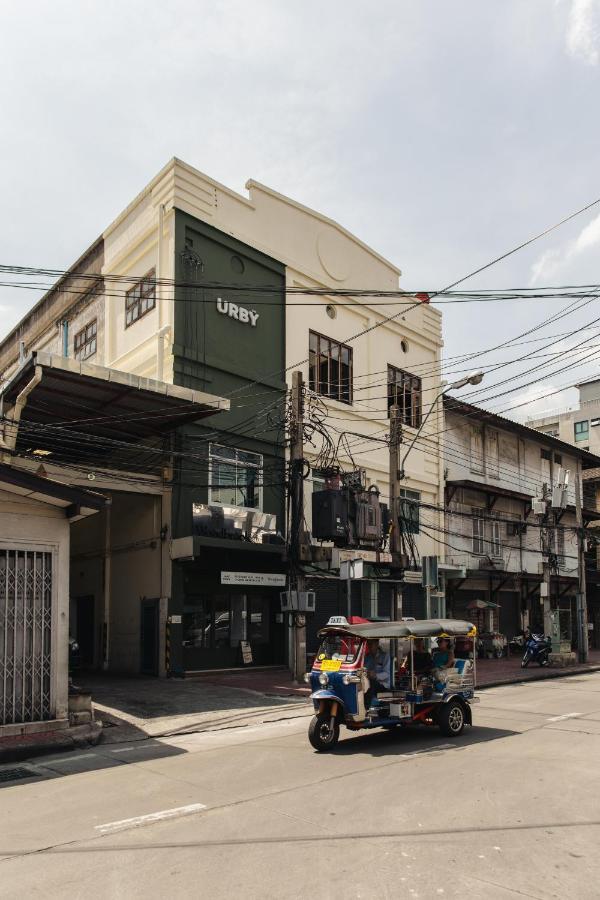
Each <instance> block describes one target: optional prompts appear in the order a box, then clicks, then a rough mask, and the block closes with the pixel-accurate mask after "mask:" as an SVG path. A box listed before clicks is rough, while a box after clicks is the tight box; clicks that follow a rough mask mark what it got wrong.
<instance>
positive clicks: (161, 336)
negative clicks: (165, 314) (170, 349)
mask: <svg viewBox="0 0 600 900" xmlns="http://www.w3.org/2000/svg"><path fill="white" fill-rule="evenodd" d="M170 331H171V326H170V325H163V327H162V328H159V330H158V331H157V332H156V337H157V341H158V343H157V347H156V380H157V381H162V380H163V374H164V362H165V338H166V336H167V335H168V334H169V332H170Z"/></svg>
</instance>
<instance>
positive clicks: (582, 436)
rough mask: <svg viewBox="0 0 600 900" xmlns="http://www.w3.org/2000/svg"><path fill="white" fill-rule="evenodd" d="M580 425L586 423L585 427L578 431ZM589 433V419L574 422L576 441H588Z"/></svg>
mask: <svg viewBox="0 0 600 900" xmlns="http://www.w3.org/2000/svg"><path fill="white" fill-rule="evenodd" d="M580 425H585V428H580V429H579V431H578V430H577V427H578V426H580ZM589 434H590V421H589V419H582V420H581V421H580V422H573V437H574V439H575V440H576V441H587V439H588V437H589Z"/></svg>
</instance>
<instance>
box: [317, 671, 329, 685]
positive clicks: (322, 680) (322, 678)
mask: <svg viewBox="0 0 600 900" xmlns="http://www.w3.org/2000/svg"><path fill="white" fill-rule="evenodd" d="M319 684H323V685H325V684H329V676H328V675H327V672H320V673H319Z"/></svg>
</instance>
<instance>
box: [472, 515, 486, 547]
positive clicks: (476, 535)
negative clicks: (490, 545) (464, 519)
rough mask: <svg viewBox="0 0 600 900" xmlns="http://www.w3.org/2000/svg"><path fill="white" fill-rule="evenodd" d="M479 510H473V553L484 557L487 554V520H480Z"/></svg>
mask: <svg viewBox="0 0 600 900" xmlns="http://www.w3.org/2000/svg"><path fill="white" fill-rule="evenodd" d="M478 512H479V510H476V509H475V510H473V519H472V520H471V521H472V523H473V553H476V554H477V555H478V556H483V555H484V553H485V519H484V518H482V517H481V518H480V517H479V516H478V515H477V514H478Z"/></svg>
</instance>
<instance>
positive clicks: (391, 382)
mask: <svg viewBox="0 0 600 900" xmlns="http://www.w3.org/2000/svg"><path fill="white" fill-rule="evenodd" d="M387 368H388V376H387V381H388V418H389V415H390V410H391V408H392V406H398V407H400V420H401V422H402V424H403V425H408V426H409V427H410V428H420V426H421V417H422V411H423V387H422V382H421V379H420V378H419V376H418V375H413V374H412V373H411V372H407V371H406V370H405V369H399V368H398V366H393V365H392V364H391V363H388V367H387Z"/></svg>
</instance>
